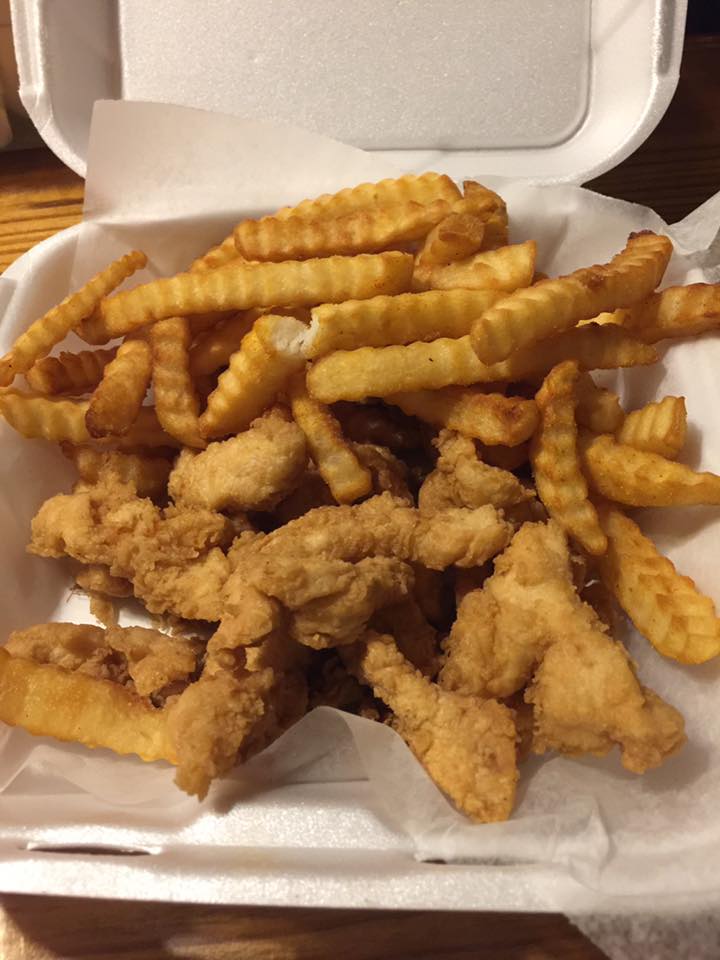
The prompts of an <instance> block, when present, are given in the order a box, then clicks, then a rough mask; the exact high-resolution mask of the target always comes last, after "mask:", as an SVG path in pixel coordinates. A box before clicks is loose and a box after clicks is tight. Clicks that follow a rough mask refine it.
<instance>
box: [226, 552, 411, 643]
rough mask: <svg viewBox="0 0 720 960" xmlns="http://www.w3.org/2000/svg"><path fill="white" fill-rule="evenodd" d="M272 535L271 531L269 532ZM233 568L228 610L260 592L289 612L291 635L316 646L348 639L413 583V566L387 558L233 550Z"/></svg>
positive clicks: (348, 640)
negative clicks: (353, 558) (348, 558)
mask: <svg viewBox="0 0 720 960" xmlns="http://www.w3.org/2000/svg"><path fill="white" fill-rule="evenodd" d="M271 536H272V534H271ZM234 553H236V557H233V559H234V560H235V568H234V571H233V573H232V575H231V576H230V578H229V579H228V581H227V583H226V584H225V588H224V591H223V600H224V604H225V610H226V611H227V612H228V613H229V614H231V615H232V614H233V613H235V612H236V611H240V610H241V609H242V608H243V607H244V606H245V605H246V604H247V603H248V602H251V599H250V600H249V599H248V593H249V592H250V591H252V592H255V591H257V592H259V593H261V594H263V595H264V596H266V597H272V598H274V599H276V600H277V601H279V603H280V604H281V605H282V606H283V608H284V609H285V610H286V611H287V612H288V614H289V619H288V630H289V634H290V636H291V637H292V638H293V639H294V640H296V641H297V642H298V643H301V644H303V645H305V646H308V647H312V648H314V649H316V650H322V649H325V648H326V647H333V646H337V645H339V644H347V643H353V642H354V641H355V640H357V639H358V637H359V636H360V634H361V633H362V632H363V630H364V629H365V627H366V625H367V623H368V621H369V620H370V618H371V617H372V616H373V614H374V613H375V612H376V611H377V610H381V609H382V608H383V607H386V606H388V605H389V604H392V603H396V602H398V601H400V600H403V599H405V598H406V597H407V596H408V595H409V593H410V591H411V590H412V586H413V572H412V568H411V567H410V566H409V565H408V564H406V563H403V562H402V561H400V560H396V559H394V558H392V557H364V558H362V559H360V560H358V561H357V562H355V563H350V562H348V561H346V560H341V559H338V558H325V557H322V556H316V557H307V556H306V557H298V556H295V555H292V554H287V555H285V554H280V555H279V556H276V555H274V553H271V554H269V555H264V554H263V553H262V551H258V552H256V551H255V550H253V549H252V548H251V549H249V550H247V551H245V552H239V559H237V553H238V551H234Z"/></svg>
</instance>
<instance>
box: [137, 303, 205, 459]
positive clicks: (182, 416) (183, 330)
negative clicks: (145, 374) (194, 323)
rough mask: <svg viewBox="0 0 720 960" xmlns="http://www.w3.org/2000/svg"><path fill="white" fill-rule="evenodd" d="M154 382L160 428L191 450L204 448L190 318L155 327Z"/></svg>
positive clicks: (152, 334) (152, 342) (152, 332)
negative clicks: (192, 367) (193, 372)
mask: <svg viewBox="0 0 720 960" xmlns="http://www.w3.org/2000/svg"><path fill="white" fill-rule="evenodd" d="M148 339H149V341H150V347H151V350H152V383H153V390H154V393H155V411H156V413H157V418H158V420H159V421H160V425H161V426H162V427H163V429H164V430H166V431H167V432H168V433H169V434H170V436H171V437H175V439H176V440H179V441H180V442H181V443H183V444H184V445H185V446H187V447H204V446H205V441H204V439H203V438H202V437H201V436H200V428H199V424H198V418H199V415H200V401H199V399H198V396H197V393H196V391H195V385H194V384H193V381H192V377H191V376H190V356H189V351H190V339H191V334H190V324H189V322H188V319H187V317H169V318H168V319H166V320H159V321H158V322H157V323H155V324H153V325H152V327H151V328H150V332H149V334H148Z"/></svg>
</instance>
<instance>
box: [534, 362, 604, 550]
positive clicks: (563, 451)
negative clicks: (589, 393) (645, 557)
mask: <svg viewBox="0 0 720 960" xmlns="http://www.w3.org/2000/svg"><path fill="white" fill-rule="evenodd" d="M578 376H579V371H578V365H577V363H576V362H575V361H573V360H566V361H565V362H564V363H560V364H558V365H557V366H556V367H553V369H552V370H551V371H550V373H549V374H548V375H547V377H546V378H545V380H544V381H543V385H542V387H541V388H540V390H539V391H538V393H537V394H536V397H535V399H536V401H537V405H538V409H539V410H540V425H539V427H538V431H537V433H536V434H535V436H534V437H533V440H532V443H531V445H530V461H531V463H532V466H533V473H534V475H535V485H536V486H537V491H538V494H539V496H540V499H541V500H542V502H543V503H544V504H545V506H546V507H547V510H548V513H549V514H550V516H551V517H553V518H554V519H555V520H556V521H557V522H558V523H559V524H560V526H561V527H562V528H563V530H565V531H566V532H567V533H568V534H570V536H572V537H574V539H575V540H577V541H578V543H579V544H580V545H581V546H582V547H584V549H585V550H587V551H588V553H591V554H594V555H599V554H603V553H605V551H606V549H607V538H606V537H605V534H604V533H603V531H602V528H601V527H600V522H599V520H598V516H597V511H596V510H595V507H594V506H593V504H592V503H591V502H590V499H589V498H588V487H587V482H586V480H585V477H584V476H583V473H582V470H581V469H580V459H579V454H578V430H577V424H576V423H575V406H576V402H577V401H576V395H575V388H576V384H577V381H578Z"/></svg>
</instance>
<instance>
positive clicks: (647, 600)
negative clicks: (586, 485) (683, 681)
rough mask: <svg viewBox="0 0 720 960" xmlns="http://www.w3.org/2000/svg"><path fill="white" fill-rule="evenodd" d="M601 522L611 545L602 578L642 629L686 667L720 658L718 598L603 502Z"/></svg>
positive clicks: (661, 650) (601, 566)
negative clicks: (699, 586) (700, 587)
mask: <svg viewBox="0 0 720 960" xmlns="http://www.w3.org/2000/svg"><path fill="white" fill-rule="evenodd" d="M600 518H601V521H602V525H603V528H604V530H605V533H606V534H607V537H608V544H609V545H608V552H607V554H606V555H605V556H604V557H602V559H601V560H600V564H599V570H600V574H601V576H602V580H603V582H604V583H605V585H606V586H607V588H608V589H609V590H610V591H611V592H612V593H613V594H614V596H615V597H616V599H617V601H618V603H619V604H620V606H621V607H622V608H623V610H624V611H625V613H627V615H628V616H629V617H630V619H631V620H632V622H633V623H634V624H635V626H636V627H637V629H638V631H639V632H640V633H641V634H642V635H643V636H644V637H646V638H647V639H648V640H649V641H650V643H651V644H652V645H653V646H654V647H655V649H656V650H657V651H658V653H661V654H662V655H663V656H665V657H670V658H672V659H673V660H678V661H680V663H705V661H707V660H710V659H712V658H713V657H716V656H718V654H720V620H718V617H717V613H716V610H715V605H714V604H713V602H712V600H711V599H710V598H709V597H706V596H705V595H704V594H702V593H701V592H700V591H699V590H698V589H697V587H696V586H695V584H694V582H693V581H692V580H691V579H690V577H685V576H682V575H681V574H679V573H678V572H677V570H676V569H675V567H674V566H673V564H672V562H671V561H670V560H668V558H667V557H664V556H663V555H662V554H661V553H659V552H658V550H657V549H656V547H655V545H654V544H653V543H652V541H651V540H650V539H649V538H648V537H646V536H645V535H644V534H643V532H642V531H641V530H640V528H639V527H638V525H637V524H636V523H634V522H633V521H632V520H631V519H630V518H629V517H626V516H625V515H624V514H623V513H622V511H621V510H618V509H617V508H616V507H613V506H611V505H610V504H603V505H602V506H601V507H600Z"/></svg>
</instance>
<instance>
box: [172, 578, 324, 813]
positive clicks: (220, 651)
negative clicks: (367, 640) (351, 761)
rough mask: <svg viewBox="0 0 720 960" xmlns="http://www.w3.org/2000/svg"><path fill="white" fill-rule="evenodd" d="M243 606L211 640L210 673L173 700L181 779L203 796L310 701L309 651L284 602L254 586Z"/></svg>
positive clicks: (186, 787)
mask: <svg viewBox="0 0 720 960" xmlns="http://www.w3.org/2000/svg"><path fill="white" fill-rule="evenodd" d="M245 599H246V603H245V604H244V606H243V608H242V610H241V611H238V613H237V614H236V615H235V616H233V617H228V618H227V619H226V620H224V621H223V624H222V626H221V627H220V628H219V629H218V631H217V632H216V634H215V635H214V636H213V637H212V639H211V640H210V642H209V644H208V656H207V660H206V663H205V668H204V670H203V673H202V676H201V677H200V679H199V680H198V681H197V682H196V683H193V684H191V685H190V686H189V687H188V688H187V689H186V690H185V691H184V692H183V693H182V694H181V695H180V696H179V697H178V698H177V700H176V701H175V702H174V703H173V704H172V705H171V707H170V708H169V715H168V731H169V736H170V739H171V742H172V743H173V744H174V747H175V750H176V752H177V765H178V769H177V775H176V783H177V784H178V786H179V787H180V788H181V789H183V790H185V791H186V792H187V793H190V794H194V795H197V796H198V797H199V798H200V799H202V798H203V797H204V796H205V795H206V793H207V791H208V788H209V786H210V783H211V782H212V780H213V779H214V778H215V777H218V776H221V775H222V774H223V773H226V772H227V771H228V770H230V769H231V768H232V767H233V766H234V764H235V763H236V762H237V761H238V759H243V758H245V757H247V756H249V755H250V754H251V753H253V752H256V751H257V750H259V749H262V747H264V746H265V745H266V744H267V743H269V742H270V741H271V740H272V739H274V738H275V737H276V736H278V735H279V734H280V733H281V732H282V731H283V730H284V729H285V728H286V727H288V726H289V725H290V724H291V723H293V722H294V721H295V720H297V719H299V718H300V717H301V716H302V714H303V713H304V712H305V709H306V706H307V685H306V681H305V677H304V673H303V670H302V667H303V655H302V651H298V648H297V647H296V646H295V645H294V644H291V643H290V642H288V640H287V638H286V636H285V618H284V614H283V611H282V609H281V608H280V606H279V604H277V603H276V602H274V601H272V600H270V599H268V598H267V597H263V596H262V595H261V594H259V593H257V591H252V590H248V592H247V593H246V597H245Z"/></svg>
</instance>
